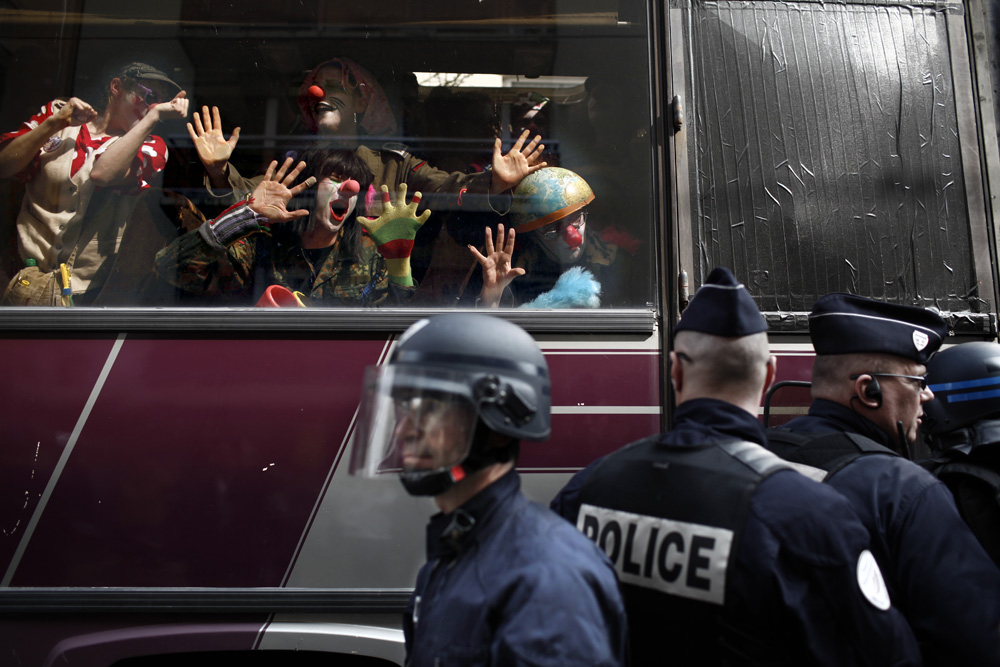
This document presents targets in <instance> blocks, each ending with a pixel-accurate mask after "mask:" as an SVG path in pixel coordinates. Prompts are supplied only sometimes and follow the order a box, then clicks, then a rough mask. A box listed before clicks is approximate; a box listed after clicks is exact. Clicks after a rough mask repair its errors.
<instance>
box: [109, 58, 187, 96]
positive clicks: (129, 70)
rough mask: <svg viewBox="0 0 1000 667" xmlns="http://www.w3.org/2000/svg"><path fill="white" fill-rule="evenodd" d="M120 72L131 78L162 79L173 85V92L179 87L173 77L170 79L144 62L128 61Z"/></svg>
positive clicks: (175, 92)
mask: <svg viewBox="0 0 1000 667" xmlns="http://www.w3.org/2000/svg"><path fill="white" fill-rule="evenodd" d="M121 73H122V75H124V76H130V77H132V78H133V79H152V80H154V81H162V82H163V83H166V84H169V85H170V86H172V87H173V89H174V94H177V91H179V90H180V89H181V87H180V86H179V85H178V84H177V82H175V81H174V80H173V79H171V78H170V77H168V76H167V75H166V74H164V73H163V72H161V71H160V70H158V69H156V68H155V67H153V66H152V65H148V64H146V63H140V62H134V63H129V64H128V65H126V66H125V67H123V68H122V71H121ZM161 101H164V102H169V101H170V100H161Z"/></svg>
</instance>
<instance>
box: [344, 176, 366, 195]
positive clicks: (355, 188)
mask: <svg viewBox="0 0 1000 667" xmlns="http://www.w3.org/2000/svg"><path fill="white" fill-rule="evenodd" d="M359 192H361V185H360V184H359V183H358V182H357V181H356V180H354V179H353V178H349V179H347V180H346V181H344V182H343V183H341V184H340V196H341V197H343V198H344V199H350V198H351V197H353V196H354V195H356V194H358V193H359Z"/></svg>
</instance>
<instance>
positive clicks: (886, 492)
mask: <svg viewBox="0 0 1000 667" xmlns="http://www.w3.org/2000/svg"><path fill="white" fill-rule="evenodd" d="M783 428H785V429H788V430H791V431H793V432H799V433H823V432H826V433H829V432H841V433H857V434H860V435H863V436H866V437H867V438H870V439H871V440H873V441H875V442H876V443H878V444H880V445H883V446H886V447H890V446H891V445H892V443H891V441H890V439H889V436H888V434H886V433H885V432H884V431H883V430H882V429H880V428H879V427H878V426H876V425H875V424H874V423H872V422H871V421H869V420H868V419H866V418H865V417H864V416H862V415H860V414H858V413H856V412H855V411H853V410H851V409H850V408H848V407H846V406H843V405H840V404H838V403H834V402H832V401H827V400H823V399H817V400H815V401H814V402H813V404H812V406H811V407H810V409H809V414H808V415H806V416H803V417H799V418H797V419H794V420H792V421H791V422H789V423H788V424H786V425H785V426H784V427H783ZM826 481H827V483H828V484H829V485H830V486H832V487H833V488H834V489H836V490H837V491H839V492H840V493H841V494H842V495H844V496H845V497H846V498H847V499H848V500H849V501H850V502H851V504H852V505H853V506H854V509H855V511H856V512H857V513H858V515H859V516H860V518H861V520H862V522H863V523H864V524H865V526H867V528H868V531H869V533H870V534H871V538H872V552H873V553H874V554H875V556H876V558H877V560H878V562H879V564H880V565H881V566H882V573H883V574H884V575H885V578H886V585H887V586H888V587H889V590H890V594H891V596H892V600H893V602H894V604H896V605H897V606H898V607H899V608H900V609H901V610H902V612H903V613H904V615H905V616H906V617H907V619H908V621H909V623H910V625H911V626H912V628H913V630H914V632H915V634H916V636H917V639H918V641H919V642H920V646H921V650H922V652H923V657H924V661H925V664H927V665H959V664H961V665H1000V640H998V626H1000V571H998V570H997V567H996V566H995V565H994V564H993V562H992V561H990V559H989V557H988V556H987V555H986V553H985V551H983V548H982V546H981V545H980V544H979V543H978V541H977V540H976V538H975V536H974V535H973V534H972V532H971V531H970V530H969V529H968V527H967V526H966V525H965V523H964V522H963V521H962V518H961V517H960V516H959V514H958V510H957V509H956V507H955V503H954V500H953V499H952V497H951V494H950V492H949V491H948V489H947V488H946V487H945V486H944V485H943V484H941V483H940V482H939V481H937V480H936V479H935V478H934V476H933V475H931V474H930V473H928V472H927V471H925V470H924V469H923V468H921V467H920V466H918V465H917V464H915V463H913V462H911V461H908V460H906V459H904V458H902V457H900V456H893V455H891V454H888V453H885V454H880V453H866V454H864V455H863V456H858V457H857V458H855V459H854V460H852V461H851V462H849V463H847V464H846V465H844V466H843V467H842V468H841V469H840V470H838V471H836V472H835V473H834V474H832V475H831V476H830V477H829V478H828V479H827V480H826Z"/></svg>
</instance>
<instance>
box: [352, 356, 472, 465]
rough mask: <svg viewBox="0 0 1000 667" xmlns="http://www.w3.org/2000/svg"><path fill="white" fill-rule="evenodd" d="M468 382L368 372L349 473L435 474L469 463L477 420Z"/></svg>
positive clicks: (410, 371) (388, 369)
mask: <svg viewBox="0 0 1000 667" xmlns="http://www.w3.org/2000/svg"><path fill="white" fill-rule="evenodd" d="M468 382H469V380H468V377H467V376H465V375H461V374H455V373H447V372H446V373H442V372H439V371H432V370H430V369H420V368H400V367H393V366H381V367H374V366H372V367H369V368H368V369H367V371H366V373H365V393H364V396H363V398H362V401H361V408H360V410H359V413H358V432H357V435H356V437H355V439H354V449H353V451H352V452H351V464H350V468H349V470H350V473H351V474H352V475H358V476H362V477H377V476H380V475H384V474H385V473H400V472H406V473H437V472H441V471H446V470H451V469H452V468H453V467H455V466H456V465H458V464H460V463H461V462H462V461H464V460H465V458H466V456H468V454H469V448H470V446H471V444H472V436H473V434H474V432H475V428H476V422H477V419H478V415H477V410H476V404H475V403H474V402H473V400H472V397H471V394H470V392H469V384H468Z"/></svg>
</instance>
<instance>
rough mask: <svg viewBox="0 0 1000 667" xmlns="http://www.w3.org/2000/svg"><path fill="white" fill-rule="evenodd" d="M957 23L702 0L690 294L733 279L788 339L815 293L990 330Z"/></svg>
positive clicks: (692, 27)
mask: <svg viewBox="0 0 1000 667" xmlns="http://www.w3.org/2000/svg"><path fill="white" fill-rule="evenodd" d="M962 13H963V9H962V3H944V4H930V3H918V4H916V5H913V4H910V3H900V2H896V1H895V0H884V1H880V2H854V1H849V2H842V3H837V4H836V5H831V4H823V3H813V2H805V3H796V4H794V5H793V4H787V3H779V2H755V3H751V4H747V3H736V2H720V3H695V5H694V6H693V7H692V8H691V9H690V13H689V14H688V17H689V18H690V19H691V20H690V22H688V23H685V25H688V26H689V29H688V32H689V37H690V42H689V44H690V50H689V54H688V58H689V65H690V72H691V77H690V78H691V79H693V81H688V82H687V84H688V91H689V92H688V95H689V99H691V100H692V102H691V106H692V109H693V111H692V114H693V115H694V116H696V121H694V122H695V123H696V128H695V130H693V131H691V132H690V133H689V134H688V146H687V152H688V154H689V155H691V156H692V160H691V161H690V162H689V164H688V165H687V172H688V175H689V176H688V184H689V187H690V210H691V217H692V222H691V225H690V230H689V233H690V237H689V239H688V241H687V244H686V247H685V248H684V251H686V254H687V260H686V263H687V265H688V266H689V267H691V269H692V272H693V275H694V276H695V280H694V282H695V283H696V284H697V283H700V281H701V277H702V276H703V275H704V274H707V272H708V271H710V270H711V269H712V267H713V266H716V265H724V266H730V267H734V270H735V271H736V273H737V274H738V275H739V276H740V277H741V278H742V279H743V280H745V281H746V283H747V285H748V287H750V288H751V291H752V293H753V294H754V295H755V297H756V298H757V301H758V305H759V306H760V308H761V309H762V310H764V311H768V313H769V320H770V322H771V324H772V328H773V330H777V331H780V330H789V331H795V330H798V331H801V330H803V329H804V327H805V325H806V319H805V317H804V314H805V313H806V312H808V311H809V310H810V309H811V307H812V303H813V302H814V301H815V299H816V298H818V297H819V296H821V295H823V294H826V293H828V292H836V291H843V292H852V293H856V294H862V295H866V296H870V297H873V298H878V299H885V300H887V301H892V302H897V303H905V304H910V305H920V306H926V307H935V308H938V309H940V310H941V311H943V312H944V313H945V314H946V315H947V314H960V316H957V317H953V318H952V320H953V324H955V325H956V326H959V327H963V326H967V327H971V329H972V330H976V329H978V330H979V331H980V332H981V333H990V328H991V327H990V325H989V317H990V316H989V313H990V312H991V311H994V310H995V306H996V304H995V303H994V284H993V278H992V275H993V271H992V270H991V267H990V261H989V243H988V233H987V220H986V217H985V215H984V214H985V212H986V207H985V206H984V198H983V184H982V181H981V176H980V169H981V167H980V163H979V159H980V158H979V155H978V149H977V148H976V141H977V139H976V129H975V108H974V105H973V99H974V91H973V88H972V86H971V84H970V80H969V76H968V73H969V68H970V65H969V59H968V51H967V47H966V37H965V25H964V22H963V18H962ZM677 25H681V23H680V22H678V24H677ZM963 72H964V74H963ZM992 113H993V112H992V110H990V114H991V115H992Z"/></svg>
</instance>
